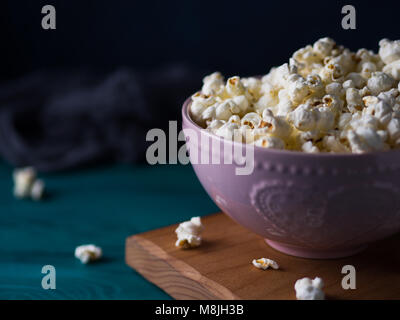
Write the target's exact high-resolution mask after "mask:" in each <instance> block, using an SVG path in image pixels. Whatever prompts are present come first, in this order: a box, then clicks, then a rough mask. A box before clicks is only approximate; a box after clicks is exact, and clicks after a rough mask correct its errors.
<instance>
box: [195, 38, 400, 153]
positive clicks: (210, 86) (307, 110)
mask: <svg viewBox="0 0 400 320" xmlns="http://www.w3.org/2000/svg"><path fill="white" fill-rule="evenodd" d="M399 80H400V40H397V41H390V40H387V39H383V40H382V41H381V42H380V49H379V54H376V53H374V52H373V51H371V50H367V49H364V48H363V49H359V50H358V51H357V52H351V51H350V50H349V49H347V48H345V47H343V46H340V45H336V43H335V42H334V40H332V39H330V38H322V39H319V40H317V41H316V42H315V43H314V44H313V45H307V46H305V47H304V48H301V49H299V50H297V51H296V52H295V53H294V54H293V55H292V57H290V58H289V62H288V63H284V64H282V65H280V66H278V67H274V68H271V70H270V71H269V73H268V74H266V75H264V76H263V77H261V78H256V77H248V78H240V77H238V76H234V77H231V78H228V80H227V81H226V82H225V83H224V78H223V76H222V75H221V74H220V73H219V72H216V73H213V74H211V75H209V76H207V77H205V78H204V79H203V86H202V90H201V91H200V92H197V93H195V94H194V95H193V96H192V104H191V106H190V113H191V117H192V118H193V120H194V121H195V122H197V123H198V124H199V125H201V126H202V127H204V128H206V129H207V130H209V131H210V132H212V133H214V134H217V135H219V136H221V137H224V138H229V139H232V138H233V139H235V140H237V141H242V142H246V143H253V144H255V145H257V146H259V147H264V148H275V149H288V150H295V151H302V152H311V153H316V152H340V153H350V152H354V153H364V152H371V151H378V150H387V149H389V148H390V149H397V148H400V137H399V136H398V120H393V119H399V120H400V94H399V90H400V82H399Z"/></svg>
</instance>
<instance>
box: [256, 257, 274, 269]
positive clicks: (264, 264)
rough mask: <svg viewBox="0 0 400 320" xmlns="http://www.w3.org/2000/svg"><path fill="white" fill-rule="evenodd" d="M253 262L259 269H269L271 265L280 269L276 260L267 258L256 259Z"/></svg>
mask: <svg viewBox="0 0 400 320" xmlns="http://www.w3.org/2000/svg"><path fill="white" fill-rule="evenodd" d="M252 263H253V266H255V267H256V268H258V269H263V270H267V269H268V268H270V267H271V268H272V269H275V270H278V269H279V265H278V264H277V263H276V261H274V260H271V259H267V258H260V259H254V260H253V261H252Z"/></svg>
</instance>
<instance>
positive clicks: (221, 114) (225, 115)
mask: <svg viewBox="0 0 400 320" xmlns="http://www.w3.org/2000/svg"><path fill="white" fill-rule="evenodd" d="M235 106H236V104H235V103H234V102H232V101H231V100H225V101H224V102H222V103H221V104H220V105H218V106H217V107H216V108H215V118H217V119H218V120H225V121H227V120H228V119H229V118H230V117H231V116H232V114H233V112H232V111H235ZM236 107H237V106H236ZM237 108H238V107H237ZM238 111H239V110H237V111H236V113H238Z"/></svg>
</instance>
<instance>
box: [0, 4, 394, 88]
mask: <svg viewBox="0 0 400 320" xmlns="http://www.w3.org/2000/svg"><path fill="white" fill-rule="evenodd" d="M45 4H52V5H54V6H55V8H56V10H57V30H56V31H45V30H43V29H42V28H41V19H42V14H41V8H42V6H43V5H45ZM345 4H352V5H354V6H355V7H356V10H357V29H356V30H343V29H342V28H341V19H342V17H343V15H342V14H341V8H342V7H343V6H344V5H345ZM1 6H2V8H1V10H0V35H1V36H0V38H1V42H2V45H1V50H0V57H1V61H2V68H1V72H0V74H1V77H2V78H3V79H7V78H10V77H16V76H18V75H22V74H24V73H26V72H28V71H31V70H35V69H39V68H54V67H75V66H79V67H90V68H98V69H102V70H104V69H106V70H109V69H112V68H115V67H117V66H131V67H135V68H142V69H154V68H158V67H160V66H163V65H166V64H171V63H176V62H185V63H187V64H190V65H193V66H196V67H198V68H200V69H202V70H203V69H204V70H205V71H214V70H220V71H221V72H223V73H226V74H227V75H232V74H240V75H254V74H261V73H266V72H268V70H269V69H270V67H271V66H274V65H278V64H282V63H284V62H286V61H287V60H288V58H289V56H290V54H292V53H293V52H294V51H295V50H296V49H298V48H300V47H302V46H304V45H306V44H309V43H313V42H314V41H315V40H317V39H318V38H320V37H324V36H330V37H332V38H334V39H335V40H336V41H337V42H338V43H341V44H344V45H346V46H348V47H350V48H351V49H353V50H356V49H357V48H360V47H367V48H370V49H374V50H377V47H378V41H379V40H380V39H382V38H383V37H387V38H392V39H394V38H396V39H397V38H399V19H400V4H399V2H398V1H332V0H329V1H328V0H320V1H283V0H282V1H268V0H267V1H232V0H231V1H210V0H204V1H125V0H113V1H111V0H109V1H101V0H97V1H94V0H83V1H66V0H63V1H61V0H59V1H54V0H47V1H38V0H35V1H21V0H2V5H1ZM199 81H200V79H199ZM199 84H200V83H199Z"/></svg>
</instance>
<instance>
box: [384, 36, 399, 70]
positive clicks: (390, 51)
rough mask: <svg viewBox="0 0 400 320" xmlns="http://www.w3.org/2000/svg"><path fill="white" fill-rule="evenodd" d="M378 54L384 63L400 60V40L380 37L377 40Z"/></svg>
mask: <svg viewBox="0 0 400 320" xmlns="http://www.w3.org/2000/svg"><path fill="white" fill-rule="evenodd" d="M379 47H380V48H379V56H380V57H381V59H382V61H383V62H384V63H385V64H389V63H392V62H393V61H397V60H400V41H399V40H396V41H390V40H388V39H382V40H381V41H379Z"/></svg>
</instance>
